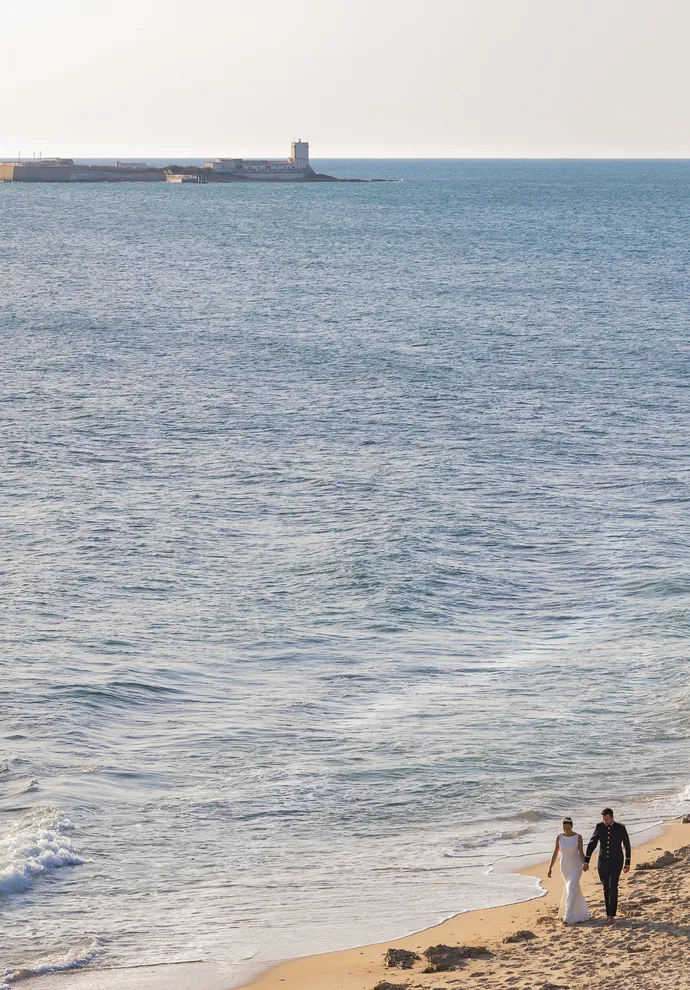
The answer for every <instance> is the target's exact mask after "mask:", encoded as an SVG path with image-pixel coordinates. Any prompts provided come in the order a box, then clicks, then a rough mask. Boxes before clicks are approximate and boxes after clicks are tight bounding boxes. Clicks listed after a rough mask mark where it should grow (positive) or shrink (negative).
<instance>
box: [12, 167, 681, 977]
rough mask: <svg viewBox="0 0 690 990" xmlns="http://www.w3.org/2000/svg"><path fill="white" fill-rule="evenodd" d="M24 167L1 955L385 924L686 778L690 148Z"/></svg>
mask: <svg viewBox="0 0 690 990" xmlns="http://www.w3.org/2000/svg"><path fill="white" fill-rule="evenodd" d="M317 167H318V168H319V170H322V171H326V172H331V173H333V174H339V175H343V176H375V177H391V178H401V179H403V180H404V181H402V182H397V183H390V184H389V183H375V184H371V185H369V184H351V185H350V184H345V185H306V186H302V187H299V186H257V185H250V186H244V185H243V186H237V187H236V186H228V185H225V186H219V187H214V186H196V185H194V186H172V187H171V186H167V185H136V184H134V185H127V184H125V185H118V186H100V185H99V186H89V185H79V186H74V187H73V186H69V185H56V186H49V185H21V184H4V185H2V184H0V246H1V256H2V273H1V276H0V279H1V281H0V334H1V339H2V350H1V352H0V375H1V385H2V387H1V389H0V424H1V428H2V445H1V447H0V458H1V463H2V470H1V472H0V513H1V518H0V523H1V526H0V533H1V534H2V536H1V541H2V542H1V546H2V582H1V585H0V588H1V591H0V595H1V605H2V608H1V609H0V638H1V641H2V653H1V654H0V656H1V657H2V660H1V665H2V680H1V681H0V713H1V714H2V719H1V723H0V725H1V731H2V754H3V755H2V758H1V759H0V910H1V911H2V926H1V930H0V974H1V973H2V972H3V969H6V970H7V971H8V973H7V979H8V980H10V981H11V980H12V978H13V976H16V975H17V971H18V970H20V969H24V970H28V971H35V972H38V971H41V970H42V969H50V968H60V967H62V968H68V967H71V966H76V965H80V964H88V965H90V966H94V967H98V966H111V967H112V966H115V967H119V966H131V965H139V964H145V965H148V964H155V963H160V962H163V961H165V962H171V961H184V960H196V959H204V960H211V961H215V962H220V963H227V964H228V965H230V966H234V967H236V968H237V972H238V973H240V974H241V972H242V969H241V967H242V965H243V964H244V963H245V962H246V961H247V960H250V959H251V960H252V961H254V962H256V961H257V960H259V961H260V960H267V959H275V958H280V957H284V956H289V955H297V954H301V953H305V952H312V951H318V950H323V949H328V948H335V947H340V946H344V945H352V944H358V943H361V942H371V941H373V940H377V939H379V938H381V939H382V938H388V937H392V936H394V935H399V934H401V933H403V932H406V931H410V930H414V929H419V928H422V927H424V926H425V925H429V924H431V923H433V922H435V921H437V920H439V919H440V918H441V917H445V916H448V915H450V914H452V913H455V912H457V911H461V910H465V909H468V908H471V907H475V906H485V905H488V904H492V903H500V902H506V901H509V900H512V899H521V898H525V897H529V896H533V895H534V893H535V890H534V886H533V883H532V881H530V880H528V879H526V878H523V877H517V876H514V875H510V874H502V873H500V871H495V870H494V871H493V872H492V871H491V868H492V866H494V865H495V864H497V863H498V864H500V862H501V861H504V860H505V859H506V858H507V857H514V856H516V855H518V854H525V855H527V854H535V855H536V854H539V853H541V852H543V851H545V850H546V849H547V848H548V846H549V844H550V841H551V836H552V834H553V832H554V828H555V823H556V822H557V820H558V819H560V817H561V816H562V815H563V814H564V813H566V812H570V813H571V814H573V815H574V816H575V818H576V828H577V827H580V828H581V830H582V831H585V830H586V829H587V827H588V826H590V825H591V822H592V821H593V820H594V819H595V818H596V813H597V812H598V810H599V807H600V805H601V803H602V802H604V801H605V802H606V803H613V804H614V805H615V807H616V809H617V811H618V812H619V817H622V818H624V819H627V821H628V823H629V824H631V825H632V826H633V829H638V830H639V829H641V828H643V827H645V826H646V825H648V824H649V823H651V822H654V821H657V820H658V819H659V818H660V817H663V815H664V814H671V813H675V812H677V811H678V810H680V809H681V808H683V807H684V806H685V804H686V802H687V801H688V800H690V770H689V769H688V760H689V757H690V716H689V715H688V700H689V699H688V693H689V691H688V668H687V659H688V642H689V640H688V633H689V632H690V568H689V567H688V558H689V550H690V524H689V523H688V502H689V500H690V495H689V491H690V489H689V487H688V482H689V480H690V479H689V473H690V472H689V464H690V461H689V458H688V454H687V449H686V446H687V437H688V434H689V432H690V422H689V419H690V402H689V398H690V396H689V393H688V387H689V383H690V350H689V341H690V333H689V331H688V325H689V321H690V305H689V302H688V292H687V280H688V268H689V265H690V239H689V238H688V230H689V228H690V197H689V195H688V192H689V190H690V163H686V162H507V161H506V162H495V161H494V162H481V161H466V162H461V161H452V162H451V161H448V162H439V161H435V162H421V161H415V162H411V161H404V162H397V161H396V162H391V161H388V162H319V163H317Z"/></svg>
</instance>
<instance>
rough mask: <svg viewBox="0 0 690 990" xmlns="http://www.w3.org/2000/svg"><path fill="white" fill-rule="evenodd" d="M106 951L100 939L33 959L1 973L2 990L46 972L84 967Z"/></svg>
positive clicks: (7, 989) (0, 989)
mask: <svg viewBox="0 0 690 990" xmlns="http://www.w3.org/2000/svg"><path fill="white" fill-rule="evenodd" d="M104 952H105V949H104V948H103V946H102V945H101V943H100V942H99V940H98V939H95V940H94V941H93V942H91V943H90V944H89V945H87V946H82V947H80V948H75V949H68V950H67V951H65V952H55V953H51V954H49V955H45V956H41V957H40V958H38V959H33V960H32V961H31V962H30V963H27V964H26V965H24V966H16V967H10V968H9V969H5V970H4V971H3V972H2V973H0V979H2V983H0V990H12V987H11V984H13V983H18V982H19V980H26V979H28V978H29V977H30V976H43V975H45V974H46V973H62V972H66V971H67V970H70V969H83V968H84V967H85V966H88V965H89V964H90V963H92V962H94V961H95V960H96V959H98V958H99V957H100V956H102V955H103V954H104Z"/></svg>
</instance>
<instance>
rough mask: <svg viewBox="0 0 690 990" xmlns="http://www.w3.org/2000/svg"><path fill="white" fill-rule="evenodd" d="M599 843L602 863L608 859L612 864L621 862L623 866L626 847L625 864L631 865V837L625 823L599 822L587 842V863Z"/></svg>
mask: <svg viewBox="0 0 690 990" xmlns="http://www.w3.org/2000/svg"><path fill="white" fill-rule="evenodd" d="M597 843H599V862H600V863H601V862H602V860H608V862H609V863H611V865H613V864H614V863H616V864H618V863H620V864H621V866H622V865H623V849H624V848H625V865H626V866H630V838H629V836H628V830H627V828H626V827H625V825H621V824H620V822H613V823H612V824H611V825H607V824H606V823H605V822H598V823H597V825H596V826H595V828H594V831H593V832H592V838H591V839H590V840H589V842H588V844H587V852H586V854H585V863H589V861H590V859H591V857H592V853H593V852H594V850H595V849H596V847H597Z"/></svg>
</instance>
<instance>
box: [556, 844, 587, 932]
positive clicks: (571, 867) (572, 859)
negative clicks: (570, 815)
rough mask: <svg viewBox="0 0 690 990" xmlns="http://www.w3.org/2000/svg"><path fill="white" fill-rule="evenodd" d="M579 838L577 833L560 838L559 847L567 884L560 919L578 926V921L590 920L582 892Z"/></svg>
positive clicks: (562, 871) (563, 875)
mask: <svg viewBox="0 0 690 990" xmlns="http://www.w3.org/2000/svg"><path fill="white" fill-rule="evenodd" d="M578 838H579V836H578V835H577V833H575V834H573V835H559V836H558V845H559V848H560V850H561V876H562V877H563V882H564V883H565V887H564V889H563V897H562V898H561V906H560V909H559V911H558V917H559V918H561V919H562V920H563V921H566V922H567V923H568V924H569V925H573V924H576V923H577V922H578V921H587V920H588V918H589V908H588V907H587V901H586V900H585V895H584V894H583V893H582V891H581V890H580V877H581V876H582V860H581V859H580V853H579V851H578Z"/></svg>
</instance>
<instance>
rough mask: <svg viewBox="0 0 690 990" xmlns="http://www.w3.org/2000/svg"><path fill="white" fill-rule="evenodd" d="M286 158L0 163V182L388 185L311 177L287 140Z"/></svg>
mask: <svg viewBox="0 0 690 990" xmlns="http://www.w3.org/2000/svg"><path fill="white" fill-rule="evenodd" d="M290 152H291V154H290V157H289V158H280V159H270V158H216V159H215V161H211V162H204V164H203V166H202V165H174V164H172V165H168V166H167V167H165V168H158V167H156V166H153V165H149V164H147V163H146V162H124V161H119V162H115V163H114V164H113V165H80V164H78V163H75V162H74V160H73V159H71V158H46V159H38V160H36V159H30V160H28V161H27V160H24V161H22V160H21V159H18V160H17V161H14V162H0V181H4V182H172V183H182V182H184V183H197V184H207V183H212V182H390V181H395V180H390V179H338V178H336V176H333V175H323V174H322V173H320V172H315V171H314V169H313V168H312V167H311V165H310V163H309V142H308V141H302V140H299V141H293V142H292V146H291V149H290Z"/></svg>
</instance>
